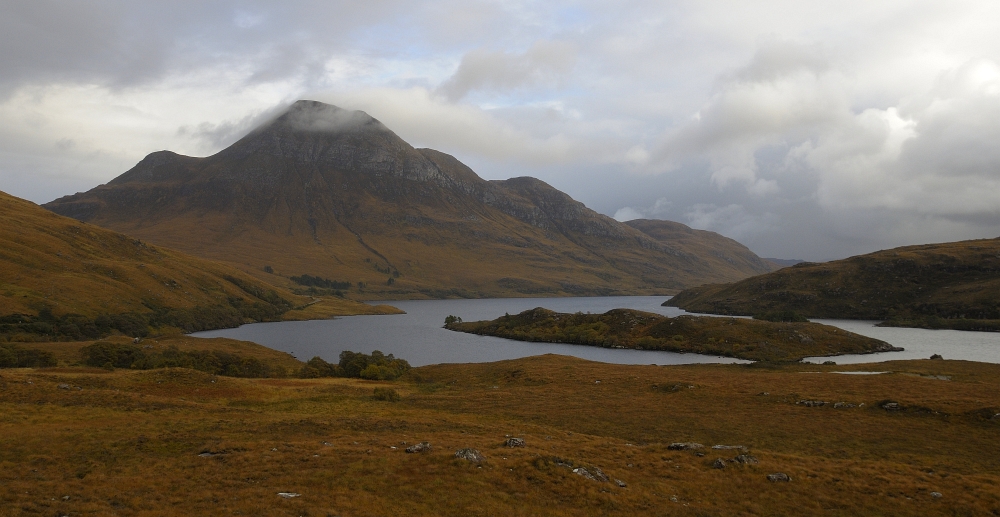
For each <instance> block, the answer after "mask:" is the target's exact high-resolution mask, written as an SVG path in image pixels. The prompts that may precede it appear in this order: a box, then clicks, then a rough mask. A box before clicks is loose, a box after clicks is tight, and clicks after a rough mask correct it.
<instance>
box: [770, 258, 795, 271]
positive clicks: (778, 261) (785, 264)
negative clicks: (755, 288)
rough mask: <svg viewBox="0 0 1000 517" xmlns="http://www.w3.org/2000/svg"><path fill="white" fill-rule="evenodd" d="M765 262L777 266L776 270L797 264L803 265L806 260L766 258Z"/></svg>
mask: <svg viewBox="0 0 1000 517" xmlns="http://www.w3.org/2000/svg"><path fill="white" fill-rule="evenodd" d="M764 260H765V261H767V262H773V263H774V264H775V265H776V266H777V267H776V268H775V269H778V268H783V267H789V266H794V265H795V264H801V263H803V262H805V261H804V260H800V259H780V258H771V257H766V258H764Z"/></svg>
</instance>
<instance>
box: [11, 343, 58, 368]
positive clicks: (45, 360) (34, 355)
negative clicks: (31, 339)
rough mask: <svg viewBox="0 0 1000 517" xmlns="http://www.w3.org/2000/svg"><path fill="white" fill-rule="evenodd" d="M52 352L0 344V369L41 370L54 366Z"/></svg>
mask: <svg viewBox="0 0 1000 517" xmlns="http://www.w3.org/2000/svg"><path fill="white" fill-rule="evenodd" d="M55 365H56V359H55V357H53V355H52V352H49V351H48V350H39V349H37V348H21V347H19V346H17V345H15V344H13V343H4V344H0V368H42V367H46V366H55Z"/></svg>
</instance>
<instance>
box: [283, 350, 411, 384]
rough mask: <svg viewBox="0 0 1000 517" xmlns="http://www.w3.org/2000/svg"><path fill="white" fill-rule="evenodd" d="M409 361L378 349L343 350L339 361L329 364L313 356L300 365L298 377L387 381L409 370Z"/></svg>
mask: <svg viewBox="0 0 1000 517" xmlns="http://www.w3.org/2000/svg"><path fill="white" fill-rule="evenodd" d="M409 369H410V363H408V362H406V361H405V360H403V359H396V358H395V357H393V355H392V354H389V355H385V354H383V353H382V352H381V351H379V350H373V351H372V353H371V355H368V354H364V353H361V352H351V351H350V350H344V351H343V352H341V353H340V362H339V363H337V364H331V363H328V362H326V361H324V360H323V358H321V357H313V358H312V359H310V360H309V362H307V363H306V365H305V366H303V367H302V370H301V371H300V373H299V376H300V377H304V378H317V377H353V378H358V379H369V380H379V381H388V380H393V379H397V378H399V377H400V376H401V375H403V374H404V373H406V372H407V371H409Z"/></svg>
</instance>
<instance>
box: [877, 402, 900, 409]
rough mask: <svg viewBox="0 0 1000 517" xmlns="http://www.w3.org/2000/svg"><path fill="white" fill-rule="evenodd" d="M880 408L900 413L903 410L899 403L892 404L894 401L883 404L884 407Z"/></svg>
mask: <svg viewBox="0 0 1000 517" xmlns="http://www.w3.org/2000/svg"><path fill="white" fill-rule="evenodd" d="M879 407H881V408H882V409H884V410H886V411H899V410H901V409H903V406H900V405H899V402H892V401H888V402H883V403H882V405H881V406H879Z"/></svg>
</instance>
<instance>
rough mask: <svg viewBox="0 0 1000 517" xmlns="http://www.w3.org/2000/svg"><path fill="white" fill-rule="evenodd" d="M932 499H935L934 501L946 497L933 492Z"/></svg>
mask: <svg viewBox="0 0 1000 517" xmlns="http://www.w3.org/2000/svg"><path fill="white" fill-rule="evenodd" d="M931 497H933V498H934V499H940V498H942V497H944V496H943V495H941V492H931Z"/></svg>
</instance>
